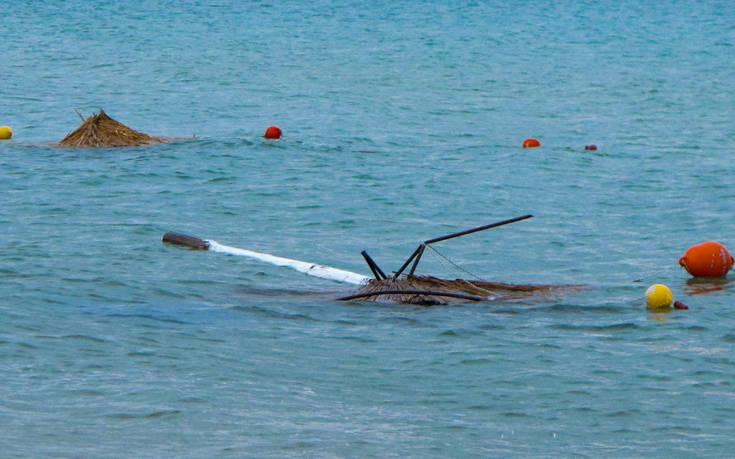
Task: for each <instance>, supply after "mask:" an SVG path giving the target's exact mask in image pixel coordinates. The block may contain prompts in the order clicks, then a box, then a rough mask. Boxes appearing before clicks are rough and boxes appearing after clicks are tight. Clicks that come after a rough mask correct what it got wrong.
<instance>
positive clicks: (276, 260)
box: [206, 240, 370, 285]
mask: <svg viewBox="0 0 735 459" xmlns="http://www.w3.org/2000/svg"><path fill="white" fill-rule="evenodd" d="M206 242H208V243H209V250H211V251H214V252H221V253H227V254H230V255H238V256H241V257H248V258H252V259H254V260H258V261H262V262H265V263H270V264H272V265H276V266H287V267H289V268H293V269H295V270H296V271H299V272H302V273H304V274H308V275H310V276H314V277H319V278H321V279H329V280H333V281H337V282H344V283H347V284H354V285H361V284H364V283H366V282H367V281H368V280H369V279H370V278H369V277H367V276H363V275H362V274H358V273H353V272H352V271H345V270H344V269H338V268H332V267H331V266H324V265H320V264H318V263H310V262H307V261H300V260H292V259H290V258H283V257H277V256H274V255H270V254H267V253H260V252H254V251H252V250H246V249H239V248H237V247H230V246H227V245H222V244H220V243H218V242H216V241H211V240H207V241H206Z"/></svg>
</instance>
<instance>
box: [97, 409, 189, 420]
mask: <svg viewBox="0 0 735 459" xmlns="http://www.w3.org/2000/svg"><path fill="white" fill-rule="evenodd" d="M179 414H181V411H179V410H163V411H154V412H153V413H148V414H129V413H115V414H110V415H107V416H106V417H107V418H110V419H119V420H122V421H127V420H132V419H156V418H161V417H164V416H176V415H179Z"/></svg>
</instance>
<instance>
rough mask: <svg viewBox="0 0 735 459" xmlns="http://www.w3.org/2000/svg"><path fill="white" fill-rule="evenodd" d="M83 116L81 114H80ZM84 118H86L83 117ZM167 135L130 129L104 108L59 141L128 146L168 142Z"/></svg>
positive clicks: (83, 144) (82, 145)
mask: <svg viewBox="0 0 735 459" xmlns="http://www.w3.org/2000/svg"><path fill="white" fill-rule="evenodd" d="M80 117H81V115H80ZM82 119H83V120H84V118H83V117H82ZM169 140H170V139H167V138H165V137H153V136H151V135H148V134H144V133H142V132H138V131H136V130H134V129H130V128H129V127H127V126H125V125H124V124H122V123H120V122H119V121H115V120H114V119H112V118H110V117H109V116H107V113H105V112H104V110H102V109H100V112H99V113H96V114H92V116H90V117H89V118H87V119H86V120H84V122H83V123H82V125H81V126H79V127H78V128H77V129H76V130H75V131H74V132H72V133H71V134H69V135H67V136H66V137H64V139H63V140H62V141H61V142H59V145H60V146H62V147H127V146H137V145H150V144H152V143H161V142H168V141H169Z"/></svg>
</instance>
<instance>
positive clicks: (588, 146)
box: [584, 143, 597, 150]
mask: <svg viewBox="0 0 735 459" xmlns="http://www.w3.org/2000/svg"><path fill="white" fill-rule="evenodd" d="M584 149H585V150H597V145H595V144H594V143H591V144H589V145H585V146H584Z"/></svg>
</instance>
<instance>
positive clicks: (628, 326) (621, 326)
mask: <svg viewBox="0 0 735 459" xmlns="http://www.w3.org/2000/svg"><path fill="white" fill-rule="evenodd" d="M552 328H553V329H555V330H571V331H596V332H600V331H620V330H640V329H641V327H640V325H637V324H634V323H630V322H622V323H618V324H610V325H572V324H559V325H553V326H552Z"/></svg>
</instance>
